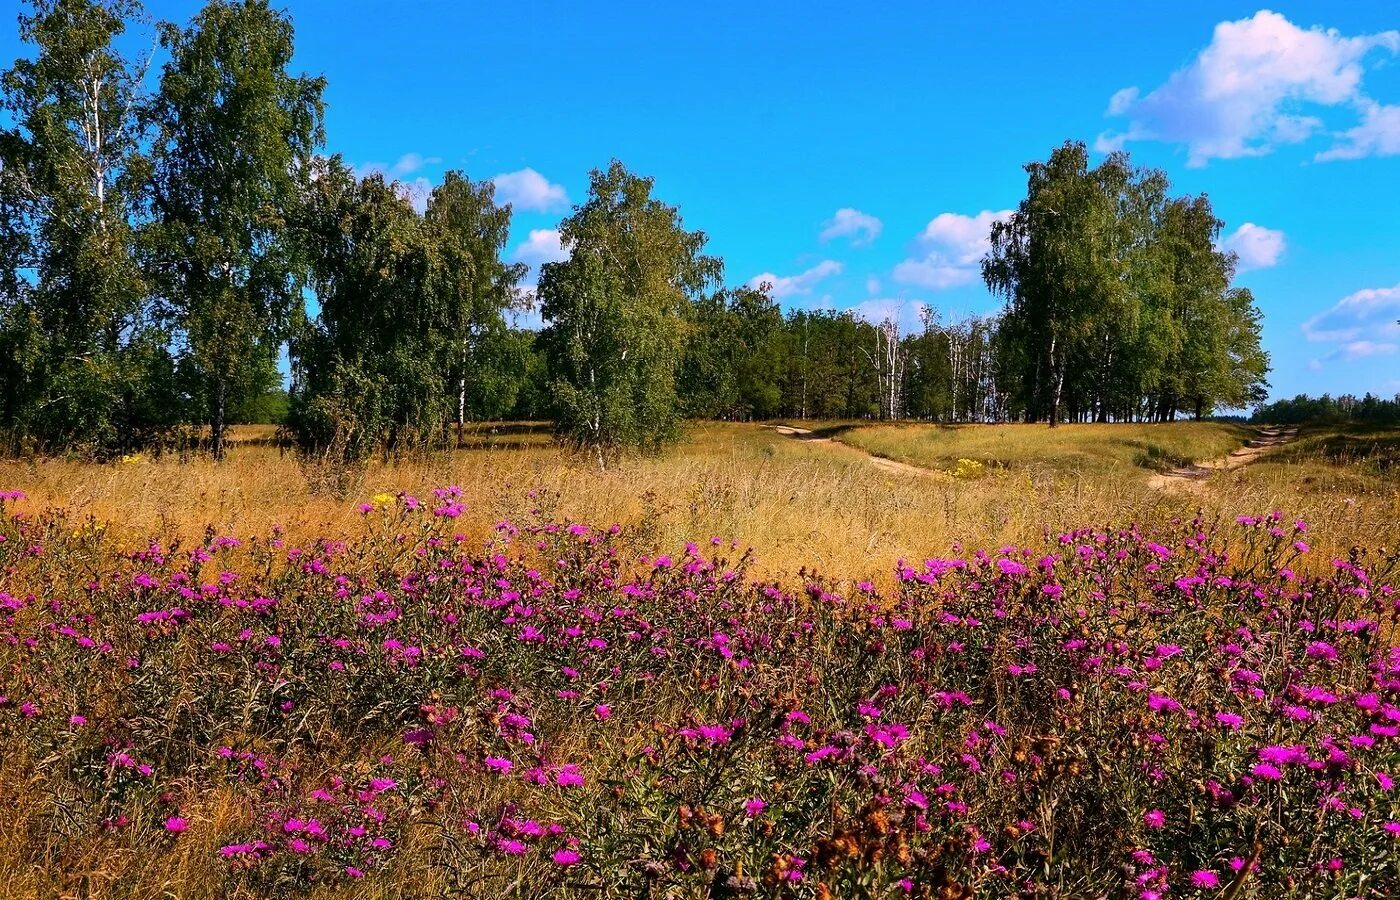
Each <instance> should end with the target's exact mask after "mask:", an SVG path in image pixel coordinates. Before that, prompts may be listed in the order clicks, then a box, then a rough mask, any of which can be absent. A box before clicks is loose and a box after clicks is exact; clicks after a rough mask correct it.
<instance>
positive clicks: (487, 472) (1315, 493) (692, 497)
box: [0, 423, 1400, 580]
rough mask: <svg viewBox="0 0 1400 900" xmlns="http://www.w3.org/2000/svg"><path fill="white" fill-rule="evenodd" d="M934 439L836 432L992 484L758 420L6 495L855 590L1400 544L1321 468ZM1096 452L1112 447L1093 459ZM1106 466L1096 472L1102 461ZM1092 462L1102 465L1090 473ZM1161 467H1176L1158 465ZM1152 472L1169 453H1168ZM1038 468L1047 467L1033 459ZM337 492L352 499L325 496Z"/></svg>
mask: <svg viewBox="0 0 1400 900" xmlns="http://www.w3.org/2000/svg"><path fill="white" fill-rule="evenodd" d="M1138 428H1139V430H1140V429H1143V428H1145V429H1149V432H1148V435H1149V436H1150V439H1151V441H1152V442H1155V444H1153V446H1159V447H1165V448H1168V449H1167V450H1163V451H1160V452H1161V453H1167V454H1175V455H1179V456H1181V457H1193V456H1194V457H1195V458H1204V457H1208V456H1210V455H1213V454H1214V453H1215V452H1217V451H1222V452H1223V451H1228V450H1229V449H1230V448H1231V447H1233V446H1237V445H1238V444H1239V443H1240V442H1241V441H1242V440H1243V438H1244V437H1245V432H1244V431H1243V430H1242V429H1240V428H1237V427H1234V426H1211V425H1198V424H1196V423H1179V424H1171V425H1160V426H1139V427H1138ZM915 429H926V430H927V429H929V426H904V427H900V426H895V427H889V428H884V427H875V428H861V429H857V430H855V431H848V432H846V433H845V434H843V435H841V434H838V436H839V437H842V438H843V439H844V440H849V441H851V442H852V443H858V442H863V443H866V444H870V445H871V446H870V448H869V449H873V450H876V451H877V452H878V451H879V450H880V448H882V447H884V446H885V445H886V444H889V443H890V442H891V441H895V442H903V443H905V444H910V443H913V444H915V445H917V444H919V443H920V442H927V443H936V445H937V447H938V450H937V452H938V454H939V455H938V456H937V458H936V459H935V458H933V457H925V456H917V455H911V456H909V457H908V461H911V462H915V463H919V462H924V463H937V462H938V461H939V460H942V459H953V460H956V459H957V458H958V457H960V456H970V457H972V458H980V459H985V460H988V461H990V462H992V463H994V464H995V463H996V462H997V461H998V460H999V459H1001V458H1002V457H998V456H996V455H993V454H991V453H990V451H989V448H992V449H994V448H997V447H1000V448H1002V449H1001V450H1000V451H999V452H1001V453H1002V454H1003V456H1004V457H1007V458H1009V459H1010V460H1011V461H1010V462H1007V463H1006V465H1007V466H1008V467H1007V468H997V467H996V466H995V465H992V466H990V467H989V469H988V471H987V474H986V475H985V477H982V478H978V479H970V480H964V479H957V478H953V477H950V476H949V475H948V474H946V473H944V472H942V471H929V472H922V471H921V472H900V471H889V470H887V469H883V468H881V467H878V466H876V465H874V464H872V462H871V460H870V459H869V458H867V457H866V456H865V455H864V454H863V453H861V452H858V451H857V450H856V449H854V448H853V447H850V446H843V445H842V444H832V443H824V444H823V443H815V442H807V441H801V440H794V439H792V438H789V437H784V436H782V435H780V434H778V433H777V432H776V431H774V430H772V429H768V428H764V427H762V426H758V425H748V424H722V423H707V424H699V425H696V426H694V427H693V428H692V429H691V432H690V435H689V437H688V439H687V440H686V441H685V442H683V443H682V444H681V445H679V446H677V447H675V448H673V449H671V450H669V451H668V452H667V453H665V454H663V455H661V456H659V457H640V458H632V459H626V460H623V461H622V462H620V463H618V464H617V465H616V466H614V467H612V468H610V469H609V470H608V471H606V472H600V471H598V469H597V467H596V465H595V464H593V463H592V462H591V461H590V460H588V459H586V458H583V457H580V456H577V455H574V454H571V453H569V452H567V451H565V450H563V449H560V448H558V447H556V446H554V445H552V444H550V443H549V442H548V436H547V431H546V430H545V429H544V428H543V427H539V426H536V427H521V426H504V427H501V428H498V429H495V430H492V429H489V428H483V429H478V430H475V431H474V432H473V433H472V434H471V435H470V437H469V440H468V445H469V446H468V447H467V448H466V449H462V450H459V451H456V452H452V453H443V454H437V455H432V456H427V457H424V458H419V459H412V460H399V461H388V462H385V461H374V462H371V463H369V464H368V465H367V466H365V468H364V469H363V471H361V472H358V473H353V474H352V475H351V476H349V477H348V480H347V478H346V477H344V476H343V475H342V474H341V473H328V472H326V471H324V470H320V469H317V468H315V467H308V466H306V465H305V464H304V463H303V462H301V461H300V460H299V459H298V458H297V456H296V455H295V454H293V453H290V452H283V451H281V450H279V449H278V448H277V447H276V446H274V445H272V444H271V443H270V442H268V441H267V438H269V437H270V430H268V429H266V428H262V429H259V428H258V427H257V426H253V427H248V428H244V429H240V431H239V434H238V438H239V443H238V445H237V446H235V447H234V449H233V451H232V452H231V453H230V455H229V458H228V460H227V461H226V462H224V463H223V464H215V463H213V462H212V461H210V460H208V459H204V458H195V459H193V460H187V461H181V460H179V459H177V458H174V457H166V458H162V459H143V460H141V461H139V462H135V463H125V464H124V463H114V464H94V463H90V462H86V461H66V460H59V459H48V460H40V461H5V462H0V487H7V488H19V489H21V490H24V491H25V492H26V493H27V494H29V496H30V497H31V501H30V503H31V508H38V507H40V506H44V505H56V506H65V507H68V508H69V509H71V510H72V511H74V512H76V513H79V514H80V515H92V516H94V517H95V518H96V519H98V520H100V521H102V522H104V523H107V525H108V528H109V529H110V532H111V533H113V534H115V535H118V536H119V537H122V538H124V539H125V540H129V541H137V540H141V539H144V538H146V537H148V536H150V535H154V534H157V533H161V534H171V533H172V532H174V533H179V534H183V535H185V536H187V537H189V538H195V537H198V536H200V535H202V534H203V533H204V531H205V530H206V529H207V528H212V529H214V530H216V531H218V532H220V533H225V534H235V535H248V534H258V533H266V532H268V531H269V530H270V529H272V528H273V527H274V526H282V527H284V528H285V529H286V530H287V532H288V534H289V536H291V537H294V538H295V537H297V536H298V535H303V536H310V535H337V534H347V535H348V534H353V533H355V530H356V529H358V528H359V527H360V526H359V519H360V514H359V512H358V510H357V509H356V505H357V503H358V502H360V501H362V500H364V499H367V498H368V497H370V496H372V495H373V494H376V493H379V492H381V491H382V492H389V493H398V492H400V491H403V492H407V493H411V494H415V495H418V496H427V495H429V492H430V491H431V489H432V488H433V487H435V486H440V485H447V484H457V485H460V486H461V487H462V488H463V490H464V492H465V500H466V502H467V503H468V505H469V506H468V513H467V515H466V516H465V517H464V518H463V520H462V522H463V528H464V529H465V530H471V531H474V532H484V531H485V530H486V529H488V528H490V527H491V526H492V525H493V524H494V523H496V522H498V521H500V520H501V519H521V518H525V517H529V516H531V515H537V516H541V517H546V518H564V519H569V520H574V521H584V522H589V523H594V524H607V523H612V522H617V523H621V524H623V525H624V526H627V527H628V529H629V533H630V540H631V542H632V546H634V547H635V548H636V549H637V550H639V551H647V550H674V549H676V548H678V547H679V546H681V545H682V544H684V542H686V541H688V540H696V541H703V540H706V539H708V538H710V537H711V536H719V537H723V538H731V539H735V540H738V541H740V542H741V543H742V544H745V545H749V546H752V547H753V548H754V549H755V552H756V553H757V558H758V563H759V568H760V570H761V571H763V572H765V573H767V574H770V575H773V576H775V577H776V576H781V575H790V574H793V573H795V572H797V571H798V570H800V569H803V568H806V569H807V570H809V571H810V570H813V569H815V570H817V571H819V572H822V573H824V574H827V575H839V576H842V577H843V578H844V579H846V580H853V579H856V578H861V577H875V578H881V577H883V576H885V575H886V574H887V573H889V572H890V570H891V568H892V566H893V564H894V563H895V561H896V560H898V559H900V558H907V559H921V558H924V557H927V556H930V555H937V554H943V553H947V552H948V551H949V550H950V548H951V547H952V546H953V544H955V543H957V542H961V543H962V544H963V545H964V546H968V547H976V546H998V545H1001V544H1005V543H1012V542H1018V541H1024V540H1026V539H1028V538H1033V537H1037V536H1039V535H1041V534H1043V533H1044V532H1045V531H1046V530H1055V529H1063V528H1073V527H1079V526H1086V525H1102V524H1109V523H1124V522H1131V521H1151V520H1158V519H1161V518H1163V517H1170V516H1186V515H1191V514H1193V513H1194V512H1195V511H1196V510H1197V509H1198V508H1200V509H1203V510H1204V511H1206V512H1207V513H1208V514H1209V515H1220V516H1231V517H1233V516H1234V515H1241V514H1255V513H1259V512H1261V511H1267V510H1272V509H1281V510H1283V511H1284V512H1286V513H1288V514H1290V515H1295V516H1299V517H1302V518H1306V519H1308V520H1310V521H1313V522H1315V523H1316V524H1318V525H1320V526H1322V525H1325V526H1326V527H1321V528H1319V529H1317V538H1318V540H1319V542H1321V543H1320V544H1319V547H1318V549H1319V550H1324V549H1326V548H1327V547H1329V546H1330V547H1331V548H1333V549H1335V550H1344V549H1346V548H1347V547H1349V546H1350V545H1351V544H1353V543H1367V544H1377V543H1389V544H1390V545H1391V546H1393V545H1394V543H1393V542H1394V541H1395V539H1396V535H1397V531H1400V528H1397V525H1396V524H1395V522H1396V513H1397V511H1400V510H1397V506H1396V482H1395V480H1394V479H1392V478H1389V477H1385V476H1382V475H1377V474H1375V473H1372V472H1368V471H1361V470H1358V469H1355V468H1354V467H1346V466H1341V465H1338V464H1336V463H1335V462H1334V461H1329V460H1328V459H1326V458H1324V457H1322V456H1320V455H1317V454H1312V455H1310V454H1309V453H1307V452H1304V453H1302V454H1297V453H1295V454H1292V455H1289V456H1287V457H1285V456H1284V455H1283V454H1280V455H1279V457H1277V458H1278V460H1279V461H1278V462H1265V463H1260V464H1258V465H1255V466H1250V467H1248V468H1246V469H1243V470H1240V471H1237V472H1231V473H1221V474H1219V475H1217V476H1215V477H1214V480H1213V481H1212V482H1211V483H1210V484H1209V485H1208V489H1206V490H1203V491H1196V492H1190V493H1186V492H1176V491H1162V490H1155V489H1152V488H1150V487H1149V486H1148V483H1147V479H1148V477H1149V474H1150V469H1149V468H1145V467H1143V466H1141V465H1135V464H1132V462H1131V461H1132V460H1133V459H1134V458H1135V456H1134V454H1147V453H1148V451H1147V450H1146V449H1144V446H1145V445H1144V441H1145V440H1146V439H1145V438H1144V437H1143V436H1142V435H1139V434H1138V433H1137V432H1136V431H1131V427H1128V428H1125V427H1124V426H1118V425H1104V426H1093V425H1084V426H1066V427H1063V428H1060V429H1055V430H1054V431H1053V432H1052V431H1051V430H1050V429H1048V428H1045V427H1044V426H1039V427H1036V426H970V427H962V428H957V429H937V432H938V434H937V435H936V436H933V437H929V436H928V435H927V434H922V433H918V432H917V431H915ZM1095 441H1098V442H1099V444H1098V446H1099V447H1100V448H1101V450H1100V451H1096V450H1095V449H1094V448H1095ZM1096 452H1098V453H1099V456H1098V457H1096V458H1095V457H1094V454H1095V453H1096ZM1086 455H1087V458H1088V461H1086ZM1159 455H1160V454H1159ZM1153 458H1154V459H1155V458H1157V457H1155V456H1154V457H1153ZM1037 459H1038V460H1040V462H1039V463H1036V464H1031V463H1032V462H1034V461H1035V460H1037ZM335 483H339V484H340V486H341V487H342V488H343V492H342V493H341V494H339V495H337V493H336V492H335V491H333V490H328V489H327V485H330V484H335Z"/></svg>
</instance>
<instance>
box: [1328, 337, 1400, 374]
mask: <svg viewBox="0 0 1400 900" xmlns="http://www.w3.org/2000/svg"><path fill="white" fill-rule="evenodd" d="M1398 350H1400V344H1393V343H1388V342H1384V341H1351V342H1350V343H1347V344H1343V345H1342V346H1340V347H1338V348H1337V349H1336V350H1333V351H1332V352H1331V353H1329V354H1327V355H1326V356H1324V357H1322V358H1321V359H1314V360H1311V361H1310V362H1309V363H1308V368H1309V369H1312V370H1313V371H1314V372H1320V371H1322V369H1323V368H1324V366H1325V364H1326V363H1330V362H1337V361H1338V360H1341V361H1342V362H1354V361H1355V360H1358V359H1365V358H1366V357H1368V356H1389V355H1390V354H1392V353H1395V352H1396V351H1398Z"/></svg>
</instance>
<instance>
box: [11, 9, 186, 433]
mask: <svg viewBox="0 0 1400 900" xmlns="http://www.w3.org/2000/svg"><path fill="white" fill-rule="evenodd" d="M139 12H140V7H139V5H137V4H136V3H134V2H128V0H108V2H92V0H36V2H34V3H33V4H32V7H31V10H30V12H29V13H28V14H26V15H22V16H21V17H20V36H21V37H22V38H23V39H24V40H25V41H26V42H28V43H30V44H31V45H33V46H34V48H35V56H34V58H33V59H20V60H17V61H16V62H15V65H14V66H13V68H11V69H10V70H9V71H7V72H6V73H4V75H3V77H0V81H2V82H3V85H4V94H3V98H4V99H3V108H4V110H5V112H6V113H8V115H9V117H10V119H11V120H12V122H13V123H14V127H13V128H11V129H8V130H5V131H0V257H2V258H3V260H4V263H3V270H0V346H3V348H4V354H3V355H4V359H5V362H4V364H3V365H0V388H2V389H3V394H4V398H5V399H4V401H3V404H0V428H4V429H5V430H6V431H8V432H9V433H10V434H11V435H13V436H16V437H23V438H24V439H25V440H27V441H28V442H31V443H33V444H37V445H38V446H39V447H40V448H51V449H62V448H77V449H81V450H84V451H88V452H93V453H97V454H114V453H119V452H121V451H124V450H127V449H131V448H132V447H134V446H136V445H137V444H139V443H143V442H147V441H151V440H154V439H156V438H157V437H158V436H159V435H160V434H161V433H162V432H163V431H165V430H166V429H167V428H168V426H170V425H171V424H172V423H173V422H174V421H178V417H179V413H180V409H181V403H180V398H179V392H178V391H177V390H176V389H175V387H174V384H173V368H174V367H173V362H172V360H171V359H170V356H169V352H168V349H167V347H166V343H167V342H166V341H165V340H164V335H163V333H162V332H161V331H160V330H159V329H158V327H157V326H156V324H155V323H153V322H152V321H151V316H150V306H149V302H148V296H149V294H148V289H147V284H146V277H145V273H144V272H142V270H141V268H140V266H139V265H138V262H137V259H136V255H135V231H134V228H133V225H132V222H133V217H134V215H135V213H136V211H137V206H138V203H139V199H140V197H139V194H140V191H141V189H142V181H141V179H142V176H143V174H144V173H145V171H146V168H147V167H146V160H145V158H144V157H143V155H142V153H141V137H142V133H141V127H140V124H139V122H138V118H137V116H136V114H135V105H136V101H137V100H138V91H139V71H138V68H137V67H136V66H134V65H133V64H132V63H131V62H130V61H128V60H127V59H125V58H124V57H123V56H122V55H121V54H120V53H118V52H117V51H116V50H115V49H114V47H113V41H114V40H115V39H116V38H117V37H119V36H120V35H121V34H122V33H123V31H124V30H125V28H126V24H127V22H128V20H130V19H132V18H134V17H136V16H138V15H139Z"/></svg>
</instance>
